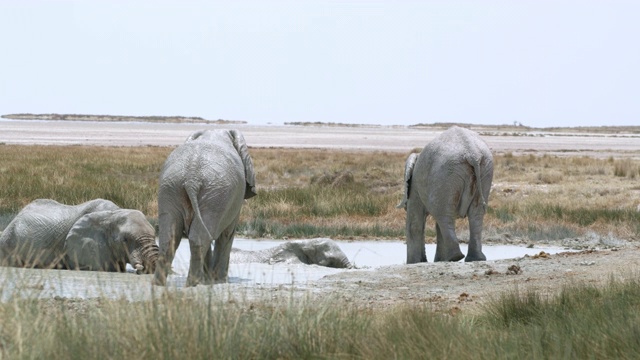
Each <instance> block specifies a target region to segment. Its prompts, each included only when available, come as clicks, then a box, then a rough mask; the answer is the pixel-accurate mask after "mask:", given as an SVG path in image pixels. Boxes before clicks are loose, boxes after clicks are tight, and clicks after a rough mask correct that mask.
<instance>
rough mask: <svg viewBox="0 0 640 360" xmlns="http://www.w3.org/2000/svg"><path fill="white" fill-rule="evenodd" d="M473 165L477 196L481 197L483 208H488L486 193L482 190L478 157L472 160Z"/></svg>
mask: <svg viewBox="0 0 640 360" xmlns="http://www.w3.org/2000/svg"><path fill="white" fill-rule="evenodd" d="M470 163H471V166H472V167H473V174H474V175H475V177H476V192H477V196H478V198H479V199H480V204H481V205H482V209H483V210H485V211H486V210H487V200H486V199H485V198H484V193H483V192H482V172H481V171H480V170H481V169H480V161H478V159H472V160H471V161H470Z"/></svg>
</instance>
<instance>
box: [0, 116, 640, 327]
mask: <svg viewBox="0 0 640 360" xmlns="http://www.w3.org/2000/svg"><path fill="white" fill-rule="evenodd" d="M2 127H3V130H2V132H1V133H0V143H6V144H87V145H118V146H139V145H157V146H175V145H178V144H179V143H181V142H182V141H183V140H184V139H185V138H186V137H187V136H188V135H189V134H190V133H191V132H192V131H194V130H196V129H200V128H202V127H209V126H202V125H179V124H168V125H158V124H145V123H133V124H122V123H108V124H104V123H101V124H93V123H83V122H78V123H75V122H72V123H69V122H47V123H43V122H29V121H3V122H2ZM211 127H216V128H219V127H220V126H211ZM239 128H240V129H241V131H243V133H244V135H245V138H246V140H247V143H248V144H249V146H250V147H312V148H341V149H358V150H380V151H409V150H411V149H413V148H416V147H423V146H424V144H426V142H428V141H429V140H430V139H432V138H433V137H434V136H435V135H436V134H437V133H435V132H430V131H425V130H411V129H406V128H331V127H286V126H273V127H264V126H262V127H260V126H249V125H243V126H239ZM484 138H485V140H486V141H487V143H488V144H489V146H490V147H491V149H492V150H493V151H495V152H506V151H510V152H513V153H547V154H549V153H551V154H561V155H565V156H572V155H578V156H606V157H609V156H616V157H634V158H639V157H640V151H639V145H638V144H639V140H638V138H636V137H626V136H619V135H616V136H613V135H611V136H602V135H598V136H586V135H580V136H575V135H571V134H569V135H563V136H557V135H545V136H497V135H496V136H489V135H487V136H484ZM492 241H494V242H495V243H499V242H500V241H501V240H500V239H492ZM504 241H506V240H504ZM573 241H574V244H558V245H570V246H574V245H580V246H582V247H584V248H586V249H585V250H582V251H580V252H575V253H568V252H567V253H561V254H556V255H546V254H544V253H541V254H539V255H538V256H533V257H524V258H516V259H508V260H496V261H486V262H478V263H462V262H459V263H423V264H416V265H393V266H386V267H382V268H377V269H374V270H371V269H362V270H349V271H343V272H339V273H336V274H332V275H328V276H326V277H324V278H322V279H320V280H318V281H314V282H310V283H307V284H305V285H277V286H270V285H268V284H267V285H261V286H253V287H251V288H248V287H247V286H246V285H243V284H226V285H224V284H223V285H216V286H213V288H214V289H210V288H209V289H202V287H198V288H196V289H179V291H187V292H195V293H198V292H209V293H210V292H211V291H214V292H219V294H220V296H221V297H228V301H233V302H237V301H248V302H252V301H260V300H261V299H263V300H264V299H267V300H269V301H270V300H271V299H274V298H281V297H290V296H294V297H311V298H314V299H318V300H329V299H331V301H334V302H336V304H339V303H340V302H344V303H350V304H354V303H355V304H358V305H359V306H366V307H385V306H388V305H391V304H404V303H410V304H416V303H419V304H425V303H426V304H429V305H430V306H433V307H434V309H436V310H437V311H442V312H446V313H450V314H457V313H459V312H460V311H465V312H473V311H477V310H478V309H479V308H480V307H481V306H482V305H483V304H485V303H486V302H487V301H489V300H491V299H492V298H495V297H496V296H499V295H500V294H501V293H503V292H507V291H513V290H514V289H518V290H520V291H526V290H528V289H536V290H540V291H542V292H544V293H547V294H552V293H557V292H558V291H559V290H560V289H562V288H563V287H564V286H567V285H574V284H578V283H586V284H602V283H604V282H606V281H609V279H611V277H616V278H624V277H629V276H634V275H636V273H637V271H638V266H639V265H640V244H636V243H624V244H608V243H606V242H603V241H601V240H596V241H595V242H591V243H590V242H589V241H590V240H589V239H577V240H573ZM0 272H2V273H4V275H3V276H2V277H3V278H4V279H5V281H9V280H7V276H9V277H12V276H15V277H21V278H22V279H25V278H29V276H27V275H25V274H31V276H35V278H40V279H42V278H43V277H45V276H48V275H45V272H43V271H41V270H24V269H20V270H19V271H16V272H7V270H6V269H4V270H0ZM11 274H18V275H11ZM56 274H57V275H56V276H58V277H60V278H61V279H62V280H63V281H67V282H68V283H69V284H70V285H69V286H76V285H73V284H75V283H76V282H78V281H80V284H82V283H83V282H84V281H86V280H78V279H79V278H80V279H88V278H89V275H86V274H79V273H77V272H67V273H63V272H56ZM91 276H94V275H91ZM101 276H102V279H103V281H104V279H105V278H109V279H110V280H111V281H114V282H115V283H116V284H121V285H122V286H123V287H125V286H133V287H135V288H136V289H137V290H138V291H140V292H144V293H147V294H148V292H150V291H151V290H150V288H151V287H150V285H149V283H150V277H149V276H135V275H132V274H113V275H111V274H105V275H101ZM65 278H66V280H65ZM30 281H31V280H30ZM38 281H39V282H38ZM5 284H6V283H5ZM33 284H34V285H33V286H32V287H33V290H34V291H36V292H40V291H41V290H42V289H43V285H42V280H33ZM176 285H177V286H178V287H179V286H180V284H176ZM35 296H37V295H35ZM134 297H136V298H144V297H145V296H140V297H137V296H134Z"/></svg>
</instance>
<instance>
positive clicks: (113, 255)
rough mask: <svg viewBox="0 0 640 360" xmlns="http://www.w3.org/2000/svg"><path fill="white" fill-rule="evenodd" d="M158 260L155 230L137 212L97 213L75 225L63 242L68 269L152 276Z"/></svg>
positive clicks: (85, 217) (142, 215) (81, 219)
mask: <svg viewBox="0 0 640 360" xmlns="http://www.w3.org/2000/svg"><path fill="white" fill-rule="evenodd" d="M157 258H158V246H157V244H156V241H155V231H154V228H153V226H151V224H149V222H148V221H147V219H146V218H145V216H144V214H142V213H141V212H140V211H138V210H129V209H119V210H111V211H98V212H94V213H90V214H87V215H84V216H82V217H81V218H80V219H78V221H76V222H75V224H74V225H73V227H72V228H71V230H70V231H69V234H68V236H67V239H66V242H65V261H66V263H67V267H68V268H70V269H82V270H102V271H124V269H125V266H126V264H127V263H129V264H131V266H133V268H134V269H135V270H136V273H138V274H140V273H153V271H154V270H155V265H156V260H157Z"/></svg>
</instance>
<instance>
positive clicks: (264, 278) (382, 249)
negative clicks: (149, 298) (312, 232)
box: [173, 238, 565, 284]
mask: <svg viewBox="0 0 640 360" xmlns="http://www.w3.org/2000/svg"><path fill="white" fill-rule="evenodd" d="M284 241H285V240H253V239H242V238H236V239H235V240H234V242H233V247H235V248H238V249H241V250H262V249H267V248H271V247H275V246H278V245H280V244H282V243H283V242H284ZM338 245H339V246H340V248H341V249H342V251H344V253H345V254H346V255H347V257H348V258H349V261H351V263H352V264H353V265H355V266H356V267H357V268H358V269H375V268H377V267H380V266H386V265H402V264H406V257H407V250H406V245H405V244H404V242H402V241H349V242H343V241H340V242H338ZM460 247H461V250H462V252H463V253H465V254H466V252H467V245H466V244H462V245H461V246H460ZM426 251H427V259H428V260H429V261H433V256H434V254H435V251H436V246H435V244H427V245H426ZM482 251H483V252H484V254H485V255H486V256H487V260H499V259H510V258H517V257H522V256H525V255H535V254H538V253H540V252H541V251H544V252H546V253H549V254H554V253H557V252H561V251H565V250H564V249H563V248H559V247H534V248H527V247H524V246H513V245H495V246H487V245H484V246H483V247H482ZM189 257H190V253H189V242H188V241H187V240H183V241H182V243H180V246H179V247H178V251H177V252H176V257H175V259H174V261H173V270H174V272H175V274H176V275H177V276H179V277H186V275H187V273H188V272H189ZM340 271H347V270H345V269H332V268H327V267H322V266H315V265H314V266H310V265H297V264H274V265H269V264H258V263H248V264H231V265H230V266H229V281H230V282H248V283H256V284H261V283H268V284H274V283H277V284H291V283H306V282H308V281H313V280H317V279H320V278H322V277H324V276H326V275H329V274H334V273H337V272H340Z"/></svg>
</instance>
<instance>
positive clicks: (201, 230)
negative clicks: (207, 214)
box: [185, 183, 212, 239]
mask: <svg viewBox="0 0 640 360" xmlns="http://www.w3.org/2000/svg"><path fill="white" fill-rule="evenodd" d="M185 189H186V191H187V196H188V197H189V202H190V203H191V208H192V209H193V219H192V220H191V225H190V226H189V232H191V230H192V229H193V228H194V227H195V228H196V231H197V233H198V234H206V235H207V238H208V239H211V238H212V236H211V233H210V232H209V229H207V226H206V225H205V223H204V220H203V219H202V214H200V203H199V202H198V193H199V192H200V187H199V186H198V185H196V184H193V183H191V184H190V183H187V184H185Z"/></svg>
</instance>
